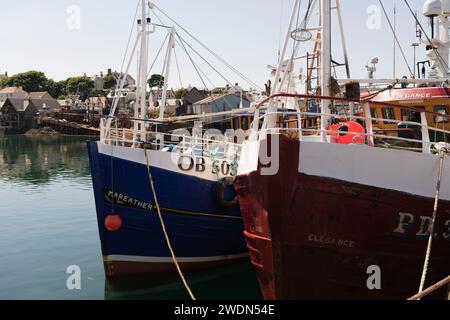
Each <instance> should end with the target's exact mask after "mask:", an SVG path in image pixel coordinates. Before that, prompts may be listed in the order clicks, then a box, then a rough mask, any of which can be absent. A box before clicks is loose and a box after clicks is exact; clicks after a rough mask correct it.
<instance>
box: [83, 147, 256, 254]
mask: <svg viewBox="0 0 450 320" xmlns="http://www.w3.org/2000/svg"><path fill="white" fill-rule="evenodd" d="M88 151H89V159H90V165H91V175H92V180H93V186H94V194H95V202H96V210H97V220H98V228H99V234H100V239H101V242H102V252H103V255H133V256H142V257H149V256H150V257H170V253H169V250H168V248H167V244H166V241H165V238H164V235H163V233H162V229H161V225H160V222H159V218H158V216H157V213H156V211H155V209H153V210H151V211H149V210H144V209H141V208H136V207H130V206H120V205H114V212H115V213H117V214H119V215H120V216H121V217H122V221H123V224H122V228H121V229H120V230H119V231H117V232H109V231H107V230H106V228H105V227H104V220H105V218H106V216H107V215H108V214H110V213H112V212H113V208H112V205H111V203H110V202H108V201H106V200H105V197H104V191H105V190H113V191H114V192H119V193H122V194H126V195H128V196H131V197H133V198H136V199H139V200H141V201H145V202H147V203H150V204H152V205H154V199H153V194H152V191H151V188H150V183H149V179H148V175H147V168H146V166H145V165H143V164H139V163H135V162H131V161H126V160H123V159H118V158H116V157H113V160H112V164H111V157H110V156H107V155H103V154H99V152H98V147H97V143H96V142H88ZM112 171H113V174H111V173H112ZM151 172H152V176H153V180H154V183H155V189H156V192H157V196H158V202H159V205H160V207H161V208H166V209H170V210H169V211H168V210H164V209H163V210H162V212H163V218H164V222H165V225H166V228H167V230H168V233H169V236H170V239H171V242H172V246H173V248H174V250H175V253H176V255H177V256H178V257H210V256H224V255H234V254H240V253H246V252H247V248H246V245H245V240H244V237H243V224H242V219H241V218H240V212H239V208H238V207H237V206H236V207H235V208H231V209H224V208H221V207H220V206H219V205H218V204H216V203H215V202H214V199H213V196H212V189H213V185H214V182H212V181H208V180H204V179H199V178H197V177H193V176H189V175H185V174H180V173H176V172H171V171H168V170H163V169H160V168H155V167H152V168H151ZM112 181H114V185H113V184H112ZM172 210H175V211H189V212H192V213H193V214H192V215H191V214H186V213H183V212H174V211H172ZM195 213H204V214H211V215H221V216H222V215H223V216H225V217H217V216H201V215H195Z"/></svg>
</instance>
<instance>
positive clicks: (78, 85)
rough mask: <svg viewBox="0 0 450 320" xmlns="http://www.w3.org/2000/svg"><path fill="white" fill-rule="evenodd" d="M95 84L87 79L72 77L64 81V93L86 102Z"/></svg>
mask: <svg viewBox="0 0 450 320" xmlns="http://www.w3.org/2000/svg"><path fill="white" fill-rule="evenodd" d="M94 88H95V82H94V80H92V79H91V78H89V77H72V78H69V79H67V80H66V93H67V94H77V95H80V99H81V100H86V99H87V98H88V97H89V96H91V95H92V91H93V90H94Z"/></svg>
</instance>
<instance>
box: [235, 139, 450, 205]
mask: <svg viewBox="0 0 450 320" xmlns="http://www.w3.org/2000/svg"><path fill="white" fill-rule="evenodd" d="M259 143H261V142H259ZM259 143H258V142H248V141H247V142H244V144H243V149H242V154H241V161H240V163H239V172H238V175H246V174H250V173H251V172H255V171H257V168H258V154H259V153H260V152H262V151H260V146H259ZM285 156H294V155H292V154H289V155H285ZM266 157H267V156H266ZM279 163H280V165H283V159H279ZM438 165H439V158H438V156H437V155H433V154H425V153H419V152H411V151H404V150H395V149H384V148H374V147H369V146H367V145H357V144H354V145H342V144H335V143H320V142H307V141H302V142H300V155H299V168H298V171H299V173H304V174H307V175H311V176H317V177H324V178H331V179H337V180H342V181H348V182H353V183H358V184H362V185H366V186H373V187H378V188H383V189H388V190H395V191H400V192H406V193H410V194H413V195H418V196H422V197H427V198H434V195H435V191H436V179H437V173H438ZM440 197H441V199H442V200H450V157H448V156H446V161H445V162H444V177H443V179H442V184H441V195H440Z"/></svg>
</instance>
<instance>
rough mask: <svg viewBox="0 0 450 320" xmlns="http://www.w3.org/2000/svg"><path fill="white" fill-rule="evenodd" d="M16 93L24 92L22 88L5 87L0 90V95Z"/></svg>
mask: <svg viewBox="0 0 450 320" xmlns="http://www.w3.org/2000/svg"><path fill="white" fill-rule="evenodd" d="M17 91H24V90H23V89H22V88H18V87H6V88H3V89H1V90H0V94H1V93H3V94H8V93H15V92H17Z"/></svg>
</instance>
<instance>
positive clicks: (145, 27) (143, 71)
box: [133, 0, 151, 141]
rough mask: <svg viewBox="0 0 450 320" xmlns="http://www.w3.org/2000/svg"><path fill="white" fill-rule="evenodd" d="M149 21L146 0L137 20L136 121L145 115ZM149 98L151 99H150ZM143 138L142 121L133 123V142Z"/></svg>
mask: <svg viewBox="0 0 450 320" xmlns="http://www.w3.org/2000/svg"><path fill="white" fill-rule="evenodd" d="M150 25H151V19H150V17H149V16H148V4H147V1H146V0H142V1H141V18H140V19H139V20H138V28H139V34H140V39H141V47H140V50H139V63H138V66H139V68H138V81H137V84H138V85H137V88H136V97H137V101H136V103H135V104H134V115H135V118H136V119H139V120H144V119H145V117H146V114H147V108H146V100H147V99H146V98H147V69H148V37H149V34H150V31H149V30H150V28H149V26H150ZM150 98H151V97H150ZM138 135H139V137H138ZM144 137H145V126H144V125H143V123H142V121H134V130H133V141H138V138H140V139H142V138H144Z"/></svg>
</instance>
